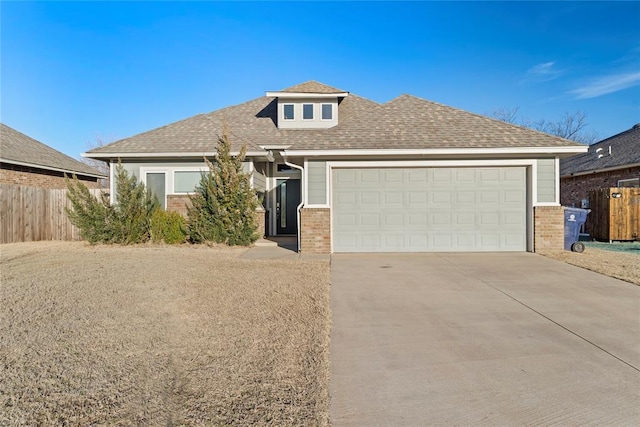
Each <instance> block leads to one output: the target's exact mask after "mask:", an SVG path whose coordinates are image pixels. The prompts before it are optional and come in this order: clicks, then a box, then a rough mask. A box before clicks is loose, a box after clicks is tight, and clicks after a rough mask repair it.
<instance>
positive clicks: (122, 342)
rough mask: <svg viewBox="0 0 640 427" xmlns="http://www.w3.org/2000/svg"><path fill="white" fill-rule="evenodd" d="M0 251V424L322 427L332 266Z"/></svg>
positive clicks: (228, 252)
mask: <svg viewBox="0 0 640 427" xmlns="http://www.w3.org/2000/svg"><path fill="white" fill-rule="evenodd" d="M242 251H243V250H237V249H228V248H206V247H190V246H182V247H169V246H166V247H159V246H145V247H137V248H131V247H107V246H97V247H88V246H85V245H84V244H82V243H54V242H51V243H28V244H15V245H5V246H3V247H2V248H1V252H2V253H1V265H0V266H1V270H2V283H1V288H0V291H1V298H2V305H1V308H0V316H1V318H0V367H1V369H2V372H0V376H1V377H2V381H0V408H2V409H1V410H0V425H5V424H9V425H36V424H41V425H53V424H71V425H78V424H83V425H87V424H119V425H183V424H186V425H198V424H206V425H228V424H230V425H265V424H272V425H326V424H327V423H328V377H329V370H328V359H329V355H328V345H329V316H330V314H329V265H328V263H327V262H322V261H313V262H312V261H308V262H303V261H253V260H243V259H238V258H237V256H238V255H239V254H241V253H242Z"/></svg>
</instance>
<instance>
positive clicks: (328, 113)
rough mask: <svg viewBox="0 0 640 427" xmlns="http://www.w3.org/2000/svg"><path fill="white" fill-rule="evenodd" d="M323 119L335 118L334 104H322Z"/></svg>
mask: <svg viewBox="0 0 640 427" xmlns="http://www.w3.org/2000/svg"><path fill="white" fill-rule="evenodd" d="M322 120H333V104H322Z"/></svg>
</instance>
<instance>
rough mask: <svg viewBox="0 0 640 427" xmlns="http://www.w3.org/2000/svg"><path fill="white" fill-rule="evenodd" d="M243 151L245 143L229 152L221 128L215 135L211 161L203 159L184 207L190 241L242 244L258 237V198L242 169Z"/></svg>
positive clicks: (226, 138)
mask: <svg viewBox="0 0 640 427" xmlns="http://www.w3.org/2000/svg"><path fill="white" fill-rule="evenodd" d="M245 154H246V147H242V149H241V150H240V154H239V155H238V156H236V157H233V156H231V143H230V141H229V137H228V136H227V133H226V132H225V133H223V135H222V136H221V137H220V138H218V146H217V155H216V162H215V164H213V163H211V162H210V161H209V160H207V159H205V162H206V163H207V166H209V171H208V172H206V173H203V174H202V178H201V179H200V184H198V187H197V188H196V190H195V194H194V195H193V196H192V197H191V206H190V207H189V208H188V209H187V216H188V225H189V236H190V237H191V240H192V241H193V242H196V243H202V242H207V241H210V242H216V243H225V244H227V245H231V246H234V245H244V246H246V245H249V244H251V243H253V242H255V241H256V240H257V239H258V233H257V232H256V231H257V229H258V225H257V223H256V215H255V212H256V208H257V207H258V203H259V201H258V196H257V195H256V192H255V191H254V190H253V189H252V188H251V181H250V176H249V174H247V173H245V172H244V171H243V164H242V163H243V161H244V157H245Z"/></svg>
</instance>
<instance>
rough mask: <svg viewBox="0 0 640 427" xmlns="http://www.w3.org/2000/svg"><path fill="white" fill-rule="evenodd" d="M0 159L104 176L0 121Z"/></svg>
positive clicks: (25, 164) (81, 173)
mask: <svg viewBox="0 0 640 427" xmlns="http://www.w3.org/2000/svg"><path fill="white" fill-rule="evenodd" d="M0 145H2V150H1V151H0V160H1V161H3V162H6V163H13V164H20V165H24V166H33V167H39V168H42V169H49V170H58V171H62V172H70V173H75V174H79V175H89V176H97V177H104V175H103V174H102V173H100V172H99V171H97V170H95V169H94V168H92V167H90V166H87V165H85V164H84V163H82V162H80V161H78V160H76V159H73V158H71V157H69V156H67V155H66V154H63V153H61V152H59V151H57V150H55V149H53V148H51V147H49V146H48V145H45V144H43V143H42V142H40V141H37V140H35V139H33V138H31V137H29V136H27V135H25V134H23V133H21V132H18V131H17V130H15V129H13V128H10V127H9V126H7V125H5V124H2V123H0Z"/></svg>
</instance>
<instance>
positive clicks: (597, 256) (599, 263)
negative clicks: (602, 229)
mask: <svg viewBox="0 0 640 427" xmlns="http://www.w3.org/2000/svg"><path fill="white" fill-rule="evenodd" d="M542 255H544V256H547V257H549V258H553V259H556V260H558V261H564V262H566V263H568V264H572V265H576V266H578V267H582V268H586V269H587V270H591V271H595V272H596V273H601V274H605V275H607V276H610V277H615V278H616V279H621V280H624V281H627V282H630V283H634V284H636V285H640V257H639V256H638V255H636V254H629V253H624V252H612V251H606V250H602V249H596V248H589V247H588V248H586V249H585V251H584V252H583V253H581V254H579V253H576V252H569V251H562V252H549V253H543V254H542Z"/></svg>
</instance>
